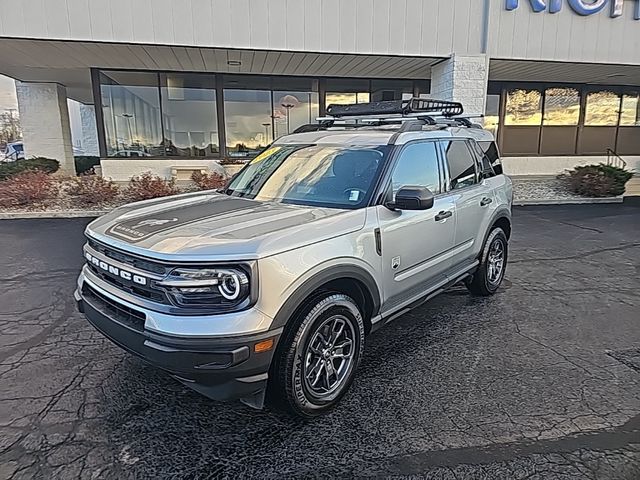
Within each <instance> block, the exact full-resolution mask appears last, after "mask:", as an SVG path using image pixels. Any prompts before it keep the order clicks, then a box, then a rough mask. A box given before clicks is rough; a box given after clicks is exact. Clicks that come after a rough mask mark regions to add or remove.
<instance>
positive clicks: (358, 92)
mask: <svg viewBox="0 0 640 480" xmlns="http://www.w3.org/2000/svg"><path fill="white" fill-rule="evenodd" d="M369 88H370V85H369V81H368V80H358V79H349V78H329V79H327V86H326V90H327V93H326V96H325V105H326V106H327V107H328V106H329V105H350V104H354V103H369V100H370V98H371V96H370V94H369Z"/></svg>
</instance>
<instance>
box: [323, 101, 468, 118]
mask: <svg viewBox="0 0 640 480" xmlns="http://www.w3.org/2000/svg"><path fill="white" fill-rule="evenodd" d="M463 113H464V108H463V107H462V104H461V103H459V102H450V101H447V100H433V99H430V98H411V99H409V100H390V101H384V102H371V103H359V104H355V105H329V106H328V107H327V115H330V116H332V117H334V118H344V117H370V116H372V115H375V116H379V115H380V116H385V115H403V116H416V115H419V114H435V115H437V116H443V117H454V116H458V115H462V114H463Z"/></svg>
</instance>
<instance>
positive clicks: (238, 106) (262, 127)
mask: <svg viewBox="0 0 640 480" xmlns="http://www.w3.org/2000/svg"><path fill="white" fill-rule="evenodd" d="M271 108H272V107H271V92H270V91H269V90H243V89H231V88H225V90H224V121H225V127H226V135H227V155H228V156H230V157H253V156H255V155H256V154H257V153H258V152H260V151H261V150H262V149H263V148H264V147H266V146H267V145H269V143H271V142H272V138H273V137H272V134H273V132H272V131H271V128H272V125H273V124H272V121H271V120H272V119H271V114H272V109H271Z"/></svg>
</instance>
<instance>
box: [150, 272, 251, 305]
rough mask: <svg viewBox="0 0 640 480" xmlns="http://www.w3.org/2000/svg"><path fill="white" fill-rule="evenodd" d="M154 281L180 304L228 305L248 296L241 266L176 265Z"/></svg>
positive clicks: (246, 279) (247, 284) (244, 273)
mask: <svg viewBox="0 0 640 480" xmlns="http://www.w3.org/2000/svg"><path fill="white" fill-rule="evenodd" d="M156 285H158V286H159V287H161V288H163V289H165V290H166V292H167V293H168V294H169V296H170V297H171V298H172V299H173V300H174V302H175V303H176V304H177V305H179V306H181V307H208V308H214V309H215V308H218V307H219V308H221V309H227V308H229V309H231V308H234V307H238V306H240V305H241V304H242V303H243V302H245V300H247V299H248V298H249V290H250V288H249V275H248V272H246V271H244V270H243V269H242V268H235V267H234V268H226V267H225V268H213V267H211V268H176V269H174V270H172V271H171V273H170V274H169V275H168V276H167V277H165V278H164V279H163V280H161V281H158V282H156Z"/></svg>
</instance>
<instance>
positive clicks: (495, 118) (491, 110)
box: [483, 95, 500, 137]
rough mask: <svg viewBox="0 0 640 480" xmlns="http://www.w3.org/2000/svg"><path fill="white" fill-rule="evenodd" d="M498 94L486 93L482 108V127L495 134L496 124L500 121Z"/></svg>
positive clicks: (496, 130)
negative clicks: (484, 103)
mask: <svg viewBox="0 0 640 480" xmlns="http://www.w3.org/2000/svg"><path fill="white" fill-rule="evenodd" d="M499 112H500V95H487V104H486V106H485V110H484V118H483V123H484V128H486V129H487V130H489V131H490V132H491V133H493V136H494V137H496V136H497V132H498V125H499V122H500V117H499Z"/></svg>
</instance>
